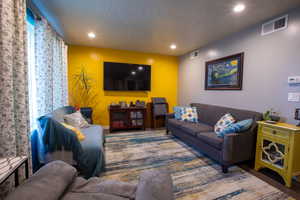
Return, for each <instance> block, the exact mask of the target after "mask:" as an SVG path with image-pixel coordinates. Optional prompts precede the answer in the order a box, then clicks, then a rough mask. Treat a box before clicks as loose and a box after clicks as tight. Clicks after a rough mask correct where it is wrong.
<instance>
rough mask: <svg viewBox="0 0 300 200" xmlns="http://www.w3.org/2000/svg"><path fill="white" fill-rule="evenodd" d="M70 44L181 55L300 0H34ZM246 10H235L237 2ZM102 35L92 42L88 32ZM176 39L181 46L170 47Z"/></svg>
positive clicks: (257, 21) (252, 23) (279, 12)
mask: <svg viewBox="0 0 300 200" xmlns="http://www.w3.org/2000/svg"><path fill="white" fill-rule="evenodd" d="M33 2H34V4H35V5H36V7H38V8H39V10H40V11H41V13H42V14H43V15H44V16H45V17H46V18H47V19H48V20H49V21H50V23H51V24H52V26H53V27H54V28H55V29H56V31H57V32H58V33H60V34H61V35H62V36H63V37H64V39H65V40H66V42H67V43H69V44H77V45H85V46H97V47H102V48H113V49H126V50H134V51H142V52H151V53H160V54H169V55H182V54H184V53H186V52H188V51H191V50H193V49H196V48H199V47H201V46H203V45H206V44H208V43H210V42H212V41H215V40H218V39H221V38H223V37H225V36H227V35H229V34H232V33H234V32H238V31H240V30H242V29H244V28H246V27H248V26H251V25H254V24H256V23H260V22H263V21H264V20H266V19H269V18H271V17H274V16H276V15H279V14H283V13H284V12H286V11H287V10H289V9H292V8H294V7H297V6H300V0H241V1H239V0H33ZM240 2H242V3H244V4H245V5H246V10H245V11H244V12H242V13H239V14H237V13H233V12H232V8H233V6H234V5H235V4H236V3H240ZM90 31H93V32H95V33H96V35H97V37H96V38H95V39H94V40H91V39H89V38H88V37H87V33H88V32H90ZM171 43H176V44H177V46H178V48H177V49H176V50H175V51H172V50H170V48H169V46H170V44H171Z"/></svg>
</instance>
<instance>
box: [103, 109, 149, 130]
mask: <svg viewBox="0 0 300 200" xmlns="http://www.w3.org/2000/svg"><path fill="white" fill-rule="evenodd" d="M108 110H109V128H110V132H114V131H119V130H130V129H142V130H145V129H146V107H126V108H121V107H112V106H110V107H109V108H108Z"/></svg>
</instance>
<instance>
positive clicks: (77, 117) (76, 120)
mask: <svg viewBox="0 0 300 200" xmlns="http://www.w3.org/2000/svg"><path fill="white" fill-rule="evenodd" d="M64 120H65V122H66V123H67V124H69V125H71V126H74V127H76V128H86V127H89V123H88V122H87V121H86V120H85V119H84V118H83V116H82V115H81V113H80V111H76V112H74V113H72V114H68V115H64Z"/></svg>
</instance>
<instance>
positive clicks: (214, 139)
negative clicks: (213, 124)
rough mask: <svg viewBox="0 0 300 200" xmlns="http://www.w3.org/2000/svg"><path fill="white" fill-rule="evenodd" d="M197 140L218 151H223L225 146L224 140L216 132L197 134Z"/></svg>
mask: <svg viewBox="0 0 300 200" xmlns="http://www.w3.org/2000/svg"><path fill="white" fill-rule="evenodd" d="M196 137H197V138H199V139H200V140H202V141H204V142H205V143H207V144H209V145H210V146H213V147H215V148H216V149H219V150H221V149H222V145H223V141H224V140H223V138H220V137H218V136H217V135H216V134H215V133H214V132H201V133H197V136H196Z"/></svg>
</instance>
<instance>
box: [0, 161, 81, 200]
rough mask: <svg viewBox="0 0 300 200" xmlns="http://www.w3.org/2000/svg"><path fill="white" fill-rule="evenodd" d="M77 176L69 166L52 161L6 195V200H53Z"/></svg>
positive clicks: (74, 170)
mask: <svg viewBox="0 0 300 200" xmlns="http://www.w3.org/2000/svg"><path fill="white" fill-rule="evenodd" d="M76 176H77V171H76V169H75V168H74V167H72V166H71V165H68V164H67V163H64V162H62V161H53V162H51V163H49V164H47V165H45V166H43V167H42V168H41V169H39V170H38V171H37V172H36V173H34V174H33V175H32V176H31V177H30V178H29V179H28V180H26V181H25V182H24V183H23V184H22V185H20V186H19V187H17V188H16V190H14V191H13V192H12V193H10V194H9V195H8V197H7V198H6V199H7V200H16V199H22V200H31V199H39V200H55V199H60V197H61V196H62V195H63V194H64V193H65V192H66V191H67V189H68V187H69V186H70V185H71V184H72V182H73V180H74V178H75V177H76Z"/></svg>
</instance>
